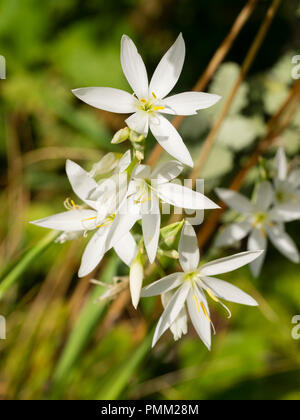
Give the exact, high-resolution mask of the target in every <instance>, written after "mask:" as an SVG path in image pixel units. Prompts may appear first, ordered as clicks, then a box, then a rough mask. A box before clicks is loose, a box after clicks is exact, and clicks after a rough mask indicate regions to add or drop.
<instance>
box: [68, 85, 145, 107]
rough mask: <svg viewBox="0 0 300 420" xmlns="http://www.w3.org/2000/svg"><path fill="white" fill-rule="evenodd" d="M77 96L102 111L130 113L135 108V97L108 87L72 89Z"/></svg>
mask: <svg viewBox="0 0 300 420" xmlns="http://www.w3.org/2000/svg"><path fill="white" fill-rule="evenodd" d="M72 92H73V93H74V95H75V96H77V98H79V99H81V100H82V101H83V102H85V103H86V104H88V105H91V106H94V107H95V108H99V109H103V110H104V111H110V112H117V113H118V114H130V113H131V112H135V111H136V109H137V104H138V102H137V99H136V98H135V97H134V96H133V95H130V93H128V92H125V91H124V90H120V89H114V88H109V87H88V88H79V89H74V90H72Z"/></svg>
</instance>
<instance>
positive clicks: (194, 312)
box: [187, 287, 211, 350]
mask: <svg viewBox="0 0 300 420" xmlns="http://www.w3.org/2000/svg"><path fill="white" fill-rule="evenodd" d="M201 303H202V304H203V305H204V307H205V309H206V312H207V314H208V315H209V308H208V305H207V301H206V299H205V296H204V295H203V294H202V293H200V291H199V290H198V288H196V287H195V288H193V289H190V291H189V294H188V296H187V307H188V311H189V315H190V318H191V321H192V324H193V326H194V328H195V330H196V332H197V334H198V335H199V337H200V338H201V340H202V341H203V343H204V344H205V345H206V347H207V348H208V350H210V347H211V327H210V321H209V320H208V319H207V317H206V316H205V314H204V311H203V309H202V308H201V306H200V304H201Z"/></svg>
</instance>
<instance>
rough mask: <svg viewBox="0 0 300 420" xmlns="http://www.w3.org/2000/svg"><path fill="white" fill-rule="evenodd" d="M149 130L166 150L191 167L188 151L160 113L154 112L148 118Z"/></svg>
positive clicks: (172, 127) (175, 131) (191, 162)
mask: <svg viewBox="0 0 300 420" xmlns="http://www.w3.org/2000/svg"><path fill="white" fill-rule="evenodd" d="M149 123H150V130H151V132H152V134H153V136H154V137H155V138H156V140H157V141H158V143H159V144H160V145H161V147H162V148H163V149H165V151H166V152H168V153H169V154H170V155H171V156H173V157H174V158H175V159H178V160H179V161H180V162H182V163H184V164H185V165H188V166H190V167H193V165H194V163H193V160H192V158H191V155H190V152H189V151H188V149H187V147H186V145H185V144H184V143H183V140H182V138H181V136H180V135H179V133H178V131H177V130H176V129H175V128H174V126H173V125H172V124H171V123H170V122H169V121H168V120H167V119H166V118H165V117H163V116H162V115H160V114H158V113H156V114H155V116H154V117H153V116H152V117H151V118H150V122H149Z"/></svg>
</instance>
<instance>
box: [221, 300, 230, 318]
mask: <svg viewBox="0 0 300 420" xmlns="http://www.w3.org/2000/svg"><path fill="white" fill-rule="evenodd" d="M219 304H220V305H222V306H223V308H225V309H226V311H227V312H228V319H229V318H231V312H230V310H229V309H228V308H227V306H226V305H224V303H223V302H221V301H220V300H219Z"/></svg>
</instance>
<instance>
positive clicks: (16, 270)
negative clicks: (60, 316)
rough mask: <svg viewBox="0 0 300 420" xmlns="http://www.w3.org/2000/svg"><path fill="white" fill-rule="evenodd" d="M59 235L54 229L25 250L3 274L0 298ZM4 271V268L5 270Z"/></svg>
mask: <svg viewBox="0 0 300 420" xmlns="http://www.w3.org/2000/svg"><path fill="white" fill-rule="evenodd" d="M58 235H59V233H58V232H56V231H51V232H50V233H49V234H48V235H46V236H44V237H43V239H41V240H40V241H39V242H38V243H37V244H36V245H35V246H33V247H32V248H31V249H30V250H29V251H27V252H26V253H25V254H24V255H23V257H22V258H21V259H20V260H19V261H18V262H17V264H16V265H15V266H14V267H13V268H12V269H11V270H10V271H8V273H7V272H5V274H4V275H3V277H2V279H1V283H0V299H1V298H2V297H3V296H4V294H5V293H6V292H7V290H8V289H9V288H10V287H11V286H12V285H13V284H14V283H15V282H16V281H17V280H18V278H19V277H20V276H21V275H22V274H23V273H24V271H25V270H26V269H27V267H29V265H30V264H31V263H32V261H34V259H35V258H37V257H38V256H39V255H40V254H42V252H44V251H45V250H46V249H47V248H48V246H49V245H51V243H52V242H53V241H54V240H55V239H56V238H57V236H58ZM5 271H6V270H5Z"/></svg>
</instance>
